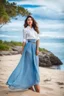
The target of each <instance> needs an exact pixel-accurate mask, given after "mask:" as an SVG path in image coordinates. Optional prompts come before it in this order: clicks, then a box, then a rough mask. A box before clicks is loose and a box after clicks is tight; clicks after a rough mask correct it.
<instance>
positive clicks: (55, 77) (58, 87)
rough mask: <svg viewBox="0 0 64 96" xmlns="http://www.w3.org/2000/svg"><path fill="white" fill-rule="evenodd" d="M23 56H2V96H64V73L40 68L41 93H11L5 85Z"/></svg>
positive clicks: (0, 65)
mask: <svg viewBox="0 0 64 96" xmlns="http://www.w3.org/2000/svg"><path fill="white" fill-rule="evenodd" d="M20 57H21V54H18V55H7V56H0V96H64V71H61V70H57V69H48V68H43V67H39V72H40V88H41V92H40V93H37V92H33V91H31V90H26V91H23V92H21V91H19V92H11V91H10V90H9V88H8V86H7V85H5V83H6V81H7V79H8V77H9V76H10V74H11V73H12V71H13V70H14V68H15V67H16V66H17V64H18V62H19V60H20Z"/></svg>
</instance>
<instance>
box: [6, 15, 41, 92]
mask: <svg viewBox="0 0 64 96" xmlns="http://www.w3.org/2000/svg"><path fill="white" fill-rule="evenodd" d="M39 39H40V38H39V30H38V26H37V22H36V21H35V20H34V18H33V17H32V16H27V18H26V20H25V23H24V29H23V46H22V52H21V53H22V56H21V58H20V61H19V63H18V65H17V67H16V68H15V70H14V71H13V72H12V74H11V75H10V77H9V79H8V81H7V82H6V84H7V85H9V88H10V89H22V90H24V89H31V90H33V91H34V89H35V91H36V92H40V85H39V82H40V76H39V56H38V54H39ZM33 87H34V88H33Z"/></svg>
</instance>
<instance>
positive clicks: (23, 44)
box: [21, 29, 27, 54]
mask: <svg viewBox="0 0 64 96" xmlns="http://www.w3.org/2000/svg"><path fill="white" fill-rule="evenodd" d="M26 41H27V40H26V31H25V29H23V43H22V52H23V50H24V47H25V44H26ZM22 52H21V54H22Z"/></svg>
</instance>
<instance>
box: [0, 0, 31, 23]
mask: <svg viewBox="0 0 64 96" xmlns="http://www.w3.org/2000/svg"><path fill="white" fill-rule="evenodd" d="M18 14H21V15H22V16H27V15H30V14H31V13H30V12H29V11H28V10H27V9H25V8H23V7H20V6H17V5H16V3H14V2H13V3H9V2H8V1H7V0H0V25H1V24H4V23H7V22H8V21H9V20H10V18H11V17H15V16H17V15H18Z"/></svg>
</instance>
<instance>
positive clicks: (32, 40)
mask: <svg viewBox="0 0 64 96" xmlns="http://www.w3.org/2000/svg"><path fill="white" fill-rule="evenodd" d="M28 42H33V43H36V39H28Z"/></svg>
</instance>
